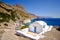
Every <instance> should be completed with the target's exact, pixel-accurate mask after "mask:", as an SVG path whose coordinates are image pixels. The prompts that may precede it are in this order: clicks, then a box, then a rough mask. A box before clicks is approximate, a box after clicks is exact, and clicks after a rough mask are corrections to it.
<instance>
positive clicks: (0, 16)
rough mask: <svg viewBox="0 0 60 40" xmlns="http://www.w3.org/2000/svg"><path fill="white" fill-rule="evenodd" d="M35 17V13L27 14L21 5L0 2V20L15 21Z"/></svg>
mask: <svg viewBox="0 0 60 40" xmlns="http://www.w3.org/2000/svg"><path fill="white" fill-rule="evenodd" d="M35 17H37V16H36V15H34V14H33V15H32V16H31V14H28V13H27V12H26V11H25V9H24V7H22V6H21V5H18V4H17V5H13V6H11V5H8V4H6V3H3V2H0V21H1V22H4V21H9V20H13V21H17V20H25V19H28V18H29V19H32V18H35Z"/></svg>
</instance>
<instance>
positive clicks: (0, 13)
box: [0, 12, 11, 22]
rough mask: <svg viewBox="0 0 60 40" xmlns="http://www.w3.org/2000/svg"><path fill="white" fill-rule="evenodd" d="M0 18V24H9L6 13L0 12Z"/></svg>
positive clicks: (8, 16)
mask: <svg viewBox="0 0 60 40" xmlns="http://www.w3.org/2000/svg"><path fill="white" fill-rule="evenodd" d="M0 18H2V19H0V22H9V20H10V18H11V17H10V15H8V14H7V13H2V12H0Z"/></svg>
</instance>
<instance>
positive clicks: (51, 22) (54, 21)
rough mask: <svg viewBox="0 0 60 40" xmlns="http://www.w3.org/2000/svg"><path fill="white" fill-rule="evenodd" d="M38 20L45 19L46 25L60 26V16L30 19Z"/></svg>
mask: <svg viewBox="0 0 60 40" xmlns="http://www.w3.org/2000/svg"><path fill="white" fill-rule="evenodd" d="M40 20H42V21H45V22H46V23H47V24H48V25H52V26H60V18H36V19H33V20H31V21H32V22H34V21H40Z"/></svg>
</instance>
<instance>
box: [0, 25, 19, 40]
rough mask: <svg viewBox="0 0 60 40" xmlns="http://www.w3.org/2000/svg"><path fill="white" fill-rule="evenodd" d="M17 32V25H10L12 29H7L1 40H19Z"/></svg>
mask: <svg viewBox="0 0 60 40" xmlns="http://www.w3.org/2000/svg"><path fill="white" fill-rule="evenodd" d="M15 32H16V30H15V25H10V29H5V33H4V34H3V35H2V38H1V40H19V38H18V36H16V35H15Z"/></svg>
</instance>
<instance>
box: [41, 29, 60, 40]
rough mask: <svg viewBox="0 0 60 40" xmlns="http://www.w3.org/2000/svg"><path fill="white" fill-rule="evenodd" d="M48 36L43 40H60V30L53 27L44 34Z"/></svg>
mask: <svg viewBox="0 0 60 40" xmlns="http://www.w3.org/2000/svg"><path fill="white" fill-rule="evenodd" d="M44 35H45V36H46V37H45V38H43V39H41V40H60V32H59V31H57V30H56V28H53V29H52V30H51V31H49V32H46V33H45V34H44Z"/></svg>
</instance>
